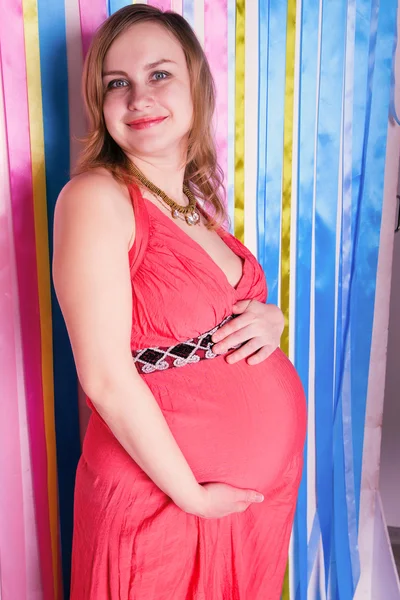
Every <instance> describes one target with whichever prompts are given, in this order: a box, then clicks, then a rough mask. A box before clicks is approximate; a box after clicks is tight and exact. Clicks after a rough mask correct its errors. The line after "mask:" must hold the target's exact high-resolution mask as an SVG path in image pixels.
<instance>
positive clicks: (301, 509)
mask: <svg viewBox="0 0 400 600" xmlns="http://www.w3.org/2000/svg"><path fill="white" fill-rule="evenodd" d="M299 26H300V49H299V51H300V56H299V63H300V66H299V71H300V72H299V98H298V102H299V133H298V146H297V159H298V165H297V168H298V180H297V228H296V229H297V240H296V256H297V263H296V301H295V306H296V318H295V323H296V331H295V357H294V362H295V366H296V369H297V372H298V373H299V376H300V378H301V381H302V384H303V387H304V390H305V394H306V397H307V398H308V394H309V389H308V379H309V367H310V364H309V352H310V300H311V244H312V222H313V194H314V167H315V153H314V132H315V131H316V123H317V119H316V116H317V115H316V108H315V102H312V101H311V100H312V99H315V98H316V90H317V81H316V77H315V75H316V73H317V64H318V29H319V14H318V10H316V9H315V2H314V0H303V2H302V6H301V15H300V24H299ZM307 454H308V441H306V445H305V448H304V468H303V476H302V480H301V483H300V488H299V495H298V501H297V509H296V516H295V528H294V549H295V556H294V561H295V564H294V575H295V576H294V589H295V599H296V600H300V599H301V600H306V598H307V589H308V581H309V579H308V559H309V556H311V557H312V556H313V555H314V552H310V553H308V539H307V538H308V536H307V479H308V474H307ZM315 554H316V550H315Z"/></svg>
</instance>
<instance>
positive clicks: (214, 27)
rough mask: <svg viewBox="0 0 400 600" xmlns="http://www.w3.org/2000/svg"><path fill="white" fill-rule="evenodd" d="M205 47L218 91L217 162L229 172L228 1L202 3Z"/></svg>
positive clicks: (218, 0) (216, 0)
mask: <svg viewBox="0 0 400 600" xmlns="http://www.w3.org/2000/svg"><path fill="white" fill-rule="evenodd" d="M204 49H205V52H206V55H207V59H208V61H209V64H210V68H211V72H212V74H213V77H214V80H215V87H216V90H217V105H216V115H215V130H216V143H217V151H218V161H219V164H220V166H221V168H222V170H223V172H224V174H225V182H226V179H227V172H228V147H227V138H228V6H227V0H205V2H204Z"/></svg>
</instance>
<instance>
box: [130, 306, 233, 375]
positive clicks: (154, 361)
mask: <svg viewBox="0 0 400 600" xmlns="http://www.w3.org/2000/svg"><path fill="white" fill-rule="evenodd" d="M233 318H234V316H233V315H230V316H229V317H226V318H225V319H224V320H223V321H222V322H221V323H220V324H219V325H216V326H215V327H213V329H211V330H210V331H207V332H206V333H203V334H202V335H199V336H198V337H195V338H192V339H190V340H187V341H186V342H180V343H179V344H176V345H175V346H168V347H160V346H153V347H152V348H145V349H144V350H132V356H133V362H134V363H136V368H137V370H138V371H139V373H154V372H155V371H164V370H165V369H170V368H171V367H184V366H186V365H190V364H194V363H197V362H199V361H200V360H203V359H211V358H216V357H217V356H220V355H219V354H214V352H213V351H212V347H213V346H214V342H213V341H212V340H211V336H212V335H213V333H214V332H215V331H217V329H219V328H220V327H222V325H225V323H227V322H228V321H230V320H231V319H233ZM241 345H242V344H239V345H237V346H233V347H232V349H236V348H239V347H240V346H241Z"/></svg>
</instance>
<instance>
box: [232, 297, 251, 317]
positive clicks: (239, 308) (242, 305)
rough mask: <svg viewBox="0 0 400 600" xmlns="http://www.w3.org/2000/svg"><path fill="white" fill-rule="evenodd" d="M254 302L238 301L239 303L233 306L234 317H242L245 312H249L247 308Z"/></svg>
mask: <svg viewBox="0 0 400 600" xmlns="http://www.w3.org/2000/svg"><path fill="white" fill-rule="evenodd" d="M251 302H252V300H238V302H236V303H235V304H234V305H233V306H232V311H233V314H234V315H240V314H241V313H243V312H244V311H245V310H247V307H248V306H249V304H250V303H251Z"/></svg>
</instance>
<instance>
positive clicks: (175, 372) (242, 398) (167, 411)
mask: <svg viewBox="0 0 400 600" xmlns="http://www.w3.org/2000/svg"><path fill="white" fill-rule="evenodd" d="M146 382H147V384H148V385H149V386H150V388H151V389H152V391H153V393H154V395H155V397H156V399H157V401H158V402H159V405H160V407H161V409H162V411H163V414H164V417H165V419H166V420H167V422H168V425H169V427H170V429H171V431H172V433H173V435H174V437H175V439H176V441H177V443H178V445H179V447H180V449H181V450H182V452H183V454H184V455H185V457H186V459H187V461H188V463H189V465H190V467H191V468H192V470H193V472H194V474H195V476H196V478H197V480H198V481H199V482H200V483H204V482H208V481H222V482H225V483H229V484H231V485H234V486H237V487H254V488H256V489H258V490H259V491H261V492H263V493H268V491H269V490H270V489H271V488H273V487H274V486H275V485H276V484H277V482H278V481H279V477H280V476H281V475H282V473H283V472H284V471H285V469H286V467H287V465H288V463H289V461H290V460H291V458H292V457H293V456H294V455H295V454H297V453H299V452H301V450H302V447H303V444H304V438H305V430H306V407H305V398H304V392H303V388H302V385H301V382H300V379H299V377H298V375H297V373H296V371H295V369H294V367H293V365H292V364H291V362H290V361H289V360H288V359H287V357H286V356H285V355H284V354H283V353H282V352H281V351H280V350H279V349H278V350H276V351H275V352H274V353H273V354H272V355H271V356H270V357H269V358H268V359H267V360H265V361H263V362H262V363H260V364H259V365H253V366H249V365H248V364H247V363H246V362H245V361H243V360H242V361H239V362H238V363H235V364H233V365H229V364H228V363H227V362H226V361H225V359H224V358H223V357H219V358H217V359H213V360H210V361H207V360H203V361H200V362H199V363H197V364H195V365H191V366H188V367H183V368H175V369H169V370H168V371H164V372H160V373H154V374H151V375H149V376H146Z"/></svg>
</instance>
